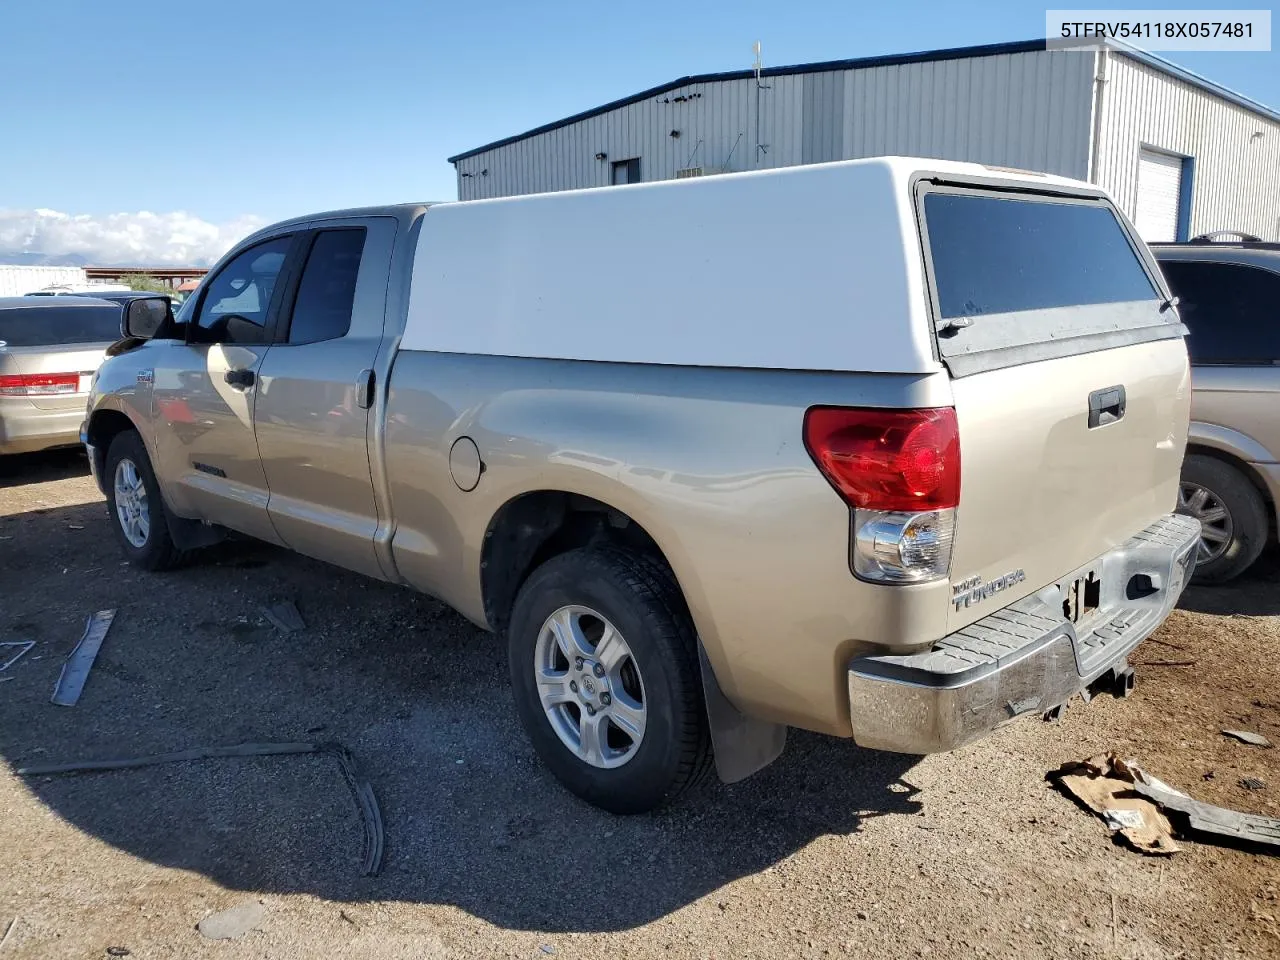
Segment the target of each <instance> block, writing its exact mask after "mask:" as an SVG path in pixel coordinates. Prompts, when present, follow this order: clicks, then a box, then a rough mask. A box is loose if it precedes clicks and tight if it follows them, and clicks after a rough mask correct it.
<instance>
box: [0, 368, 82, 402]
mask: <svg viewBox="0 0 1280 960" xmlns="http://www.w3.org/2000/svg"><path fill="white" fill-rule="evenodd" d="M79 389H80V374H78V373H19V374H7V375H5V376H0V397H46V396H50V395H55V394H59V393H76V392H77V391H79Z"/></svg>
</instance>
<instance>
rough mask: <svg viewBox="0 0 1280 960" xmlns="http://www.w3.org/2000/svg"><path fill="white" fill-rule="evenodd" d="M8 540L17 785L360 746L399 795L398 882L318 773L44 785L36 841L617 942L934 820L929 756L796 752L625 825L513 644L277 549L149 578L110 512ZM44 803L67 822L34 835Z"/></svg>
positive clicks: (232, 554)
mask: <svg viewBox="0 0 1280 960" xmlns="http://www.w3.org/2000/svg"><path fill="white" fill-rule="evenodd" d="M4 533H5V534H6V535H8V536H10V537H12V538H13V540H14V542H13V543H12V544H10V543H6V544H4V546H5V547H6V548H7V547H10V546H14V547H16V548H17V549H14V550H10V549H2V550H0V641H10V640H22V639H31V640H35V641H36V646H35V647H34V648H33V649H32V650H31V651H30V654H29V655H28V656H27V657H24V658H23V660H21V661H19V662H18V663H16V664H15V665H14V666H13V667H11V668H10V669H9V670H8V671H6V672H5V673H4V674H3V675H4V676H11V677H12V678H13V679H12V680H10V681H5V682H3V683H0V756H2V757H3V759H4V761H5V763H6V764H7V765H8V767H9V768H10V769H15V768H18V767H21V766H23V765H24V764H29V763H39V762H60V761H74V760H85V759H105V758H121V757H133V756H140V755H145V754H152V753H163V752H168V751H175V750H183V749H187V748H191V747H196V746H205V745H214V744H234V743H242V742H266V741H299V740H313V741H314V740H332V741H337V742H340V743H343V744H344V745H346V746H347V747H349V748H350V749H351V751H352V752H353V753H354V754H355V756H356V757H357V759H358V762H359V763H360V766H361V767H362V769H363V772H364V774H365V776H366V777H367V778H368V779H369V781H370V782H371V783H372V785H373V788H374V791H375V793H376V794H377V797H378V799H379V803H380V806H381V811H382V816H383V819H384V822H385V826H386V845H387V855H386V859H385V863H384V869H383V871H382V873H381V875H380V876H377V877H370V878H362V877H360V876H359V863H360V853H361V829H360V822H359V819H358V817H357V814H356V811H355V807H354V804H353V803H352V802H351V798H350V793H349V791H348V789H347V787H346V785H345V783H344V782H343V780H342V777H341V775H340V773H339V771H338V769H337V768H336V766H335V765H334V764H333V763H332V761H331V760H329V759H327V758H324V757H317V756H301V757H299V756H282V757H263V758H256V759H224V760H208V761H197V762H190V763H180V764H168V765H164V766H156V767H149V768H143V769H136V770H126V771H116V772H110V773H94V774H79V775H71V776H60V777H31V778H24V779H22V780H21V781H19V784H18V785H16V786H13V787H12V790H11V795H12V796H14V797H15V800H14V802H13V803H11V804H10V806H9V813H8V816H9V817H10V818H12V819H11V822H10V826H11V827H12V830H11V834H12V835H13V836H14V837H17V838H19V839H18V840H16V841H15V842H17V843H21V839H20V838H21V837H22V836H24V835H26V834H25V831H37V832H38V831H41V830H44V831H48V830H55V829H56V830H65V829H66V826H65V825H70V826H71V827H73V828H74V829H75V830H78V831H81V832H82V833H83V834H87V835H89V836H91V837H94V838H97V839H99V840H101V841H103V842H105V843H108V844H110V845H112V846H113V847H115V848H117V849H118V850H121V851H124V852H126V853H128V854H130V855H132V856H133V857H137V858H140V859H142V860H144V861H146V862H149V863H152V864H157V865H161V866H165V867H172V868H176V869H179V870H186V871H193V872H196V873H198V874H201V875H203V876H205V877H207V878H209V879H210V880H212V881H214V882H216V883H217V884H219V885H221V886H223V887H226V888H228V889H232V890H241V891H252V892H254V893H258V894H263V893H270V894H283V893H305V894H311V895H315V896H318V897H322V898H326V899H330V900H336V901H342V902H347V903H360V902H363V901H386V900H403V901H407V902H415V903H432V904H448V905H453V906H456V907H458V908H460V909H462V910H465V911H466V912H468V913H470V914H473V915H474V916H476V917H480V918H483V919H484V920H487V921H489V922H491V923H493V924H496V925H498V926H501V927H506V928H510V929H520V930H539V931H545V932H594V931H606V930H619V929H628V928H631V927H635V926H638V925H641V924H644V923H647V922H650V921H652V920H654V919H657V918H660V917H663V916H665V915H667V914H669V913H671V912H672V911H675V910H678V909H680V908H681V907H683V906H686V905H688V904H690V903H692V902H693V901H695V900H698V899H699V898H702V897H705V896H708V895H712V894H714V892H715V891H716V890H717V889H719V888H721V887H723V886H724V885H726V884H728V883H730V882H732V881H734V880H737V879H739V878H742V877H747V876H751V875H754V874H759V873H761V872H764V871H769V870H771V869H773V868H774V867H775V866H776V865H777V864H779V863H780V862H781V861H783V860H784V859H786V858H787V857H789V856H791V855H792V854H795V853H797V852H798V851H801V850H803V849H804V848H805V847H806V846H807V845H809V844H810V843H812V842H813V841H814V840H815V839H816V838H819V837H822V836H827V835H836V836H841V837H847V838H849V842H850V844H851V848H850V849H851V851H853V850H854V849H856V843H857V836H858V833H859V832H860V830H861V829H862V828H863V825H864V824H865V823H866V822H867V821H868V819H870V818H875V817H884V816H893V815H897V816H911V815H918V814H920V812H921V801H920V798H919V797H918V792H919V791H918V790H917V788H916V787H914V786H912V785H911V783H910V782H909V781H908V779H906V778H907V775H908V771H909V770H910V768H911V767H912V766H913V765H914V763H915V762H916V759H915V758H913V757H902V756H895V755H889V754H880V753H872V752H869V751H863V750H859V749H858V748H856V747H854V746H853V745H852V744H851V742H849V741H839V740H834V739H829V738H824V737H818V736H814V735H808V734H796V733H793V734H792V737H791V741H790V743H789V745H788V747H787V751H786V753H785V754H784V755H783V757H782V758H781V759H780V760H779V761H778V762H777V763H775V764H774V765H773V766H771V767H769V768H768V769H766V770H764V771H762V772H761V773H760V774H757V775H756V776H755V777H753V778H750V779H748V780H747V781H744V782H742V783H740V784H736V785H732V786H724V785H721V784H719V783H718V782H717V781H716V780H715V777H714V774H711V775H710V776H709V777H708V779H707V781H705V782H704V784H702V785H701V786H700V787H698V788H697V789H696V790H695V791H694V792H693V793H692V794H691V795H690V796H687V797H686V798H684V799H683V800H682V801H680V802H679V803H677V804H675V805H674V806H672V807H670V808H667V809H666V810H663V811H661V812H659V813H656V814H653V815H648V816H640V817H631V818H619V817H614V816H611V815H609V814H606V813H603V812H601V811H599V810H596V809H595V808H592V807H590V806H588V805H586V804H584V803H581V802H579V801H577V800H576V799H575V798H574V797H572V796H571V795H570V794H568V793H567V792H566V791H564V790H563V789H562V788H561V787H560V786H559V785H558V784H557V783H556V782H555V781H554V780H553V779H552V778H551V776H550V774H549V773H548V772H547V771H546V769H545V768H544V767H543V766H542V765H541V763H539V762H538V760H537V758H536V757H535V756H534V754H533V752H532V750H531V748H530V747H529V745H528V742H527V739H526V738H525V736H524V733H523V731H522V730H521V729H520V727H519V725H518V723H517V722H516V720H515V715H514V710H513V707H512V704H511V699H510V693H509V688H508V684H507V679H506V674H507V669H506V663H505V656H504V655H503V651H502V649H501V647H500V645H499V644H498V642H497V641H495V639H494V638H493V637H491V636H489V635H488V634H485V633H484V632H482V631H480V630H478V629H477V628H476V627H474V626H473V625H471V624H470V623H468V622H466V621H465V620H463V619H462V618H461V617H459V616H457V615H456V614H454V613H452V612H451V611H449V610H448V609H447V608H445V607H443V606H442V605H440V604H439V603H437V602H435V601H433V600H431V599H429V598H426V597H422V596H418V595H416V594H413V593H411V592H409V591H407V590H403V589H400V588H396V587H391V586H388V585H385V584H380V583H375V582H373V581H369V580H365V579H363V578H360V577H357V576H354V575H350V574H346V573H343V572H342V571H338V570H336V569H334V568H331V567H328V566H326V565H323V564H320V563H317V562H314V561H310V560H307V559H305V558H302V557H298V556H295V555H292V554H289V553H286V552H285V551H282V550H277V549H274V548H271V547H266V546H262V545H254V544H247V545H246V544H231V545H226V546H224V547H222V548H219V549H217V550H215V551H212V552H210V553H208V554H206V555H205V556H204V557H202V558H201V560H200V561H199V562H197V563H196V564H194V565H192V566H190V567H189V568H187V569H184V570H181V571H177V572H175V573H172V574H168V575H151V574H146V573H142V572H139V571H136V570H134V569H133V568H130V567H127V566H121V565H120V563H119V554H118V551H117V548H116V545H115V542H114V540H113V538H112V536H111V531H110V528H109V527H108V523H107V518H106V516H105V510H104V509H103V507H102V504H101V503H91V504H86V505H84V506H76V507H66V508H58V509H55V510H50V511H46V512H43V513H39V514H36V513H28V514H21V515H18V516H16V517H10V518H8V522H6V524H5V526H4ZM279 600H290V601H292V602H294V603H295V604H296V605H297V607H298V609H299V610H300V612H301V613H302V616H303V618H304V619H305V621H306V623H307V627H306V628H305V629H304V630H302V631H300V632H296V633H290V634H283V633H281V632H280V631H279V630H278V629H275V628H273V627H272V626H271V624H270V622H269V621H268V620H267V619H266V618H265V616H264V615H263V612H262V608H263V606H264V605H267V604H270V603H273V602H276V601H279ZM106 608H114V609H116V610H118V614H117V617H116V620H115V623H114V624H113V626H112V628H111V632H110V634H109V635H108V637H107V640H106V642H105V643H104V645H103V648H102V651H101V653H100V654H99V657H98V660H97V662H96V663H95V665H94V667H93V671H92V673H91V675H90V678H89V681H88V683H87V685H86V688H85V691H84V694H83V696H82V698H81V700H80V702H79V703H78V704H77V705H76V706H75V707H72V708H61V707H56V706H53V705H52V704H50V703H49V696H50V693H51V691H52V689H53V685H54V683H55V682H56V680H57V676H58V672H59V668H60V665H61V660H62V657H63V656H64V655H65V654H66V653H67V652H68V651H69V650H70V649H71V647H72V646H73V645H74V644H75V642H76V640H77V639H78V637H79V636H80V633H81V631H82V630H83V624H84V618H85V617H86V615H88V614H89V613H91V612H92V611H94V610H99V609H106ZM0 649H7V648H0ZM0 662H2V660H0ZM2 786H3V785H2V784H0V787H2ZM21 798H25V799H21ZM33 800H34V801H38V802H39V803H41V804H43V805H44V806H46V807H47V808H48V809H49V810H50V811H52V812H53V813H54V814H56V816H57V818H58V821H61V823H59V822H58V821H51V820H49V819H48V818H41V817H35V816H33V806H32V801H33ZM23 820H26V821H27V822H26V823H20V822H15V821H23ZM921 836H922V837H924V836H926V834H921ZM72 845H73V846H74V842H72ZM41 846H47V844H45V843H41ZM19 862H21V861H19ZM18 869H19V870H21V869H22V868H21V867H19V868H18ZM86 869H87V868H86ZM19 880H20V878H19Z"/></svg>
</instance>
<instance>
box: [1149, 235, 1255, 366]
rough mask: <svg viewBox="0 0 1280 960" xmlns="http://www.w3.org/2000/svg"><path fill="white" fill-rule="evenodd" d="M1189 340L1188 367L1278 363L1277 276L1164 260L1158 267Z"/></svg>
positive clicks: (1252, 269) (1246, 268) (1250, 269)
mask: <svg viewBox="0 0 1280 960" xmlns="http://www.w3.org/2000/svg"><path fill="white" fill-rule="evenodd" d="M1160 269H1161V270H1162V271H1163V272H1164V276H1165V279H1166V280H1167V281H1168V282H1169V288H1170V289H1171V290H1172V291H1173V295H1174V296H1175V297H1177V298H1178V299H1179V303H1178V313H1179V314H1181V316H1182V322H1183V323H1185V324H1186V325H1187V329H1188V330H1190V331H1191V335H1190V336H1189V337H1188V338H1187V350H1188V352H1190V354H1191V362H1192V363H1197V364H1204V365H1228V366H1273V365H1276V364H1280V307H1277V304H1280V274H1275V273H1272V272H1270V271H1269V270H1263V269H1262V268H1260V267H1250V266H1244V265H1242V264H1235V263H1210V262H1207V261H1194V260H1166V261H1163V262H1162V263H1161V264H1160Z"/></svg>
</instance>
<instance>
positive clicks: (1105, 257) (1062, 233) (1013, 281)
mask: <svg viewBox="0 0 1280 960" xmlns="http://www.w3.org/2000/svg"><path fill="white" fill-rule="evenodd" d="M924 209H925V222H926V225H927V227H928V231H929V250H930V254H931V256H932V258H933V273H934V282H935V284H936V289H937V298H938V312H939V314H940V316H941V317H942V318H943V319H952V318H956V317H975V316H983V315H986V314H1000V313H1017V312H1022V311H1027V310H1047V309H1052V308H1054V307H1076V306H1085V305H1090V304H1101V303H1121V302H1125V301H1134V300H1151V299H1154V298H1157V296H1158V294H1157V292H1156V288H1155V287H1154V286H1153V285H1152V283H1151V280H1150V278H1149V277H1148V276H1147V273H1146V271H1145V270H1144V269H1143V267H1142V263H1141V261H1140V260H1139V259H1138V256H1137V254H1136V253H1135V252H1134V250H1133V247H1132V246H1131V245H1130V244H1129V241H1128V239H1127V238H1126V236H1125V234H1124V231H1123V230H1122V229H1121V226H1120V224H1119V222H1118V221H1117V220H1116V218H1115V215H1114V214H1113V213H1112V212H1111V210H1110V209H1109V208H1108V207H1106V206H1104V205H1102V204H1095V203H1055V202H1052V201H1046V200H1019V199H1012V198H1006V197H984V196H975V195H972V194H955V193H929V194H927V195H926V196H925V199H924Z"/></svg>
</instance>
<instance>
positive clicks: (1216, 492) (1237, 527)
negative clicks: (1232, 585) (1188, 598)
mask: <svg viewBox="0 0 1280 960" xmlns="http://www.w3.org/2000/svg"><path fill="white" fill-rule="evenodd" d="M1178 512H1179V513H1183V514H1186V515H1187V516H1189V517H1195V518H1196V519H1197V520H1199V521H1200V524H1201V533H1200V549H1199V553H1198V554H1197V558H1196V572H1195V577H1194V580H1195V581H1196V582H1197V583H1226V582H1227V581H1228V580H1232V579H1234V578H1235V577H1238V576H1240V574H1242V573H1244V571H1245V570H1247V569H1248V568H1249V566H1250V565H1251V564H1252V563H1253V561H1255V560H1257V559H1258V554H1260V553H1261V552H1262V548H1263V547H1264V546H1266V542H1267V511H1266V505H1265V504H1264V503H1263V501H1262V496H1261V494H1259V493H1258V491H1257V488H1256V487H1254V485H1253V484H1252V483H1250V482H1249V478H1248V477H1246V476H1244V475H1243V474H1241V473H1240V471H1239V470H1236V469H1235V468H1234V467H1232V466H1230V465H1229V464H1226V463H1223V462H1222V461H1221V460H1218V459H1216V458H1214V457H1207V456H1205V455H1203V454H1198V453H1192V454H1188V455H1187V458H1186V460H1184V461H1183V464H1182V481H1181V483H1180V484H1179V486H1178Z"/></svg>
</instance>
